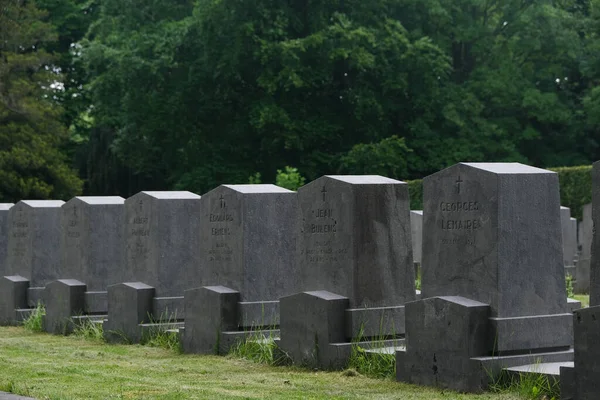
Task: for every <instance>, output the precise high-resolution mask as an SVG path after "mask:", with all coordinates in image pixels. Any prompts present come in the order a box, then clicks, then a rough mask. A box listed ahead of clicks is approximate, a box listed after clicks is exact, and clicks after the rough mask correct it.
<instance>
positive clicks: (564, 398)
mask: <svg viewBox="0 0 600 400" xmlns="http://www.w3.org/2000/svg"><path fill="white" fill-rule="evenodd" d="M576 379H577V378H576V376H575V368H574V367H560V398H561V400H577V397H576V395H577V385H576Z"/></svg>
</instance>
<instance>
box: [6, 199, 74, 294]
mask: <svg viewBox="0 0 600 400" xmlns="http://www.w3.org/2000/svg"><path fill="white" fill-rule="evenodd" d="M63 204H64V201H62V200H21V201H19V202H18V203H17V204H15V205H14V206H13V207H12V208H11V209H10V210H9V212H8V224H9V237H8V258H7V264H6V275H19V276H22V277H24V278H26V279H29V281H30V286H31V287H42V286H45V285H46V284H48V283H50V282H51V281H53V280H56V279H59V278H60V277H61V275H62V273H61V272H62V271H61V268H62V257H61V252H60V238H61V229H60V216H61V206H62V205H63Z"/></svg>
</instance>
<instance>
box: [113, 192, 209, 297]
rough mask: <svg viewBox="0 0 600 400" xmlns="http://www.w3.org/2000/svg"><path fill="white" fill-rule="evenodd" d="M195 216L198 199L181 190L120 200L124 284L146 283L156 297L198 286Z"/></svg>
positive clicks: (178, 294)
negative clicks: (123, 251) (123, 229)
mask: <svg viewBox="0 0 600 400" xmlns="http://www.w3.org/2000/svg"><path fill="white" fill-rule="evenodd" d="M199 213H200V196H198V195H197V194H194V193H191V192H186V191H173V192H140V193H137V194H136V195H134V196H132V197H130V198H128V199H127V200H125V243H126V247H125V268H124V281H127V282H143V283H144V284H146V285H150V286H152V287H154V288H155V289H156V294H155V295H156V296H157V297H170V296H182V295H183V292H184V290H186V289H190V288H193V287H197V286H200V285H201V282H200V278H199V276H200V272H199V264H200V252H199V236H198V223H199Z"/></svg>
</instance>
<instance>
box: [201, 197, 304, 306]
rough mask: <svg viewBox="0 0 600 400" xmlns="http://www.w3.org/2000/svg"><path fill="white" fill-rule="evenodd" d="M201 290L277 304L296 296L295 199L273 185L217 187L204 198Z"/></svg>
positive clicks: (296, 208)
mask: <svg viewBox="0 0 600 400" xmlns="http://www.w3.org/2000/svg"><path fill="white" fill-rule="evenodd" d="M200 202H201V204H202V207H201V212H200V224H199V232H200V253H201V254H202V264H201V265H202V267H201V272H202V279H201V280H202V285H203V286H224V287H227V288H229V289H234V290H237V291H239V292H240V296H241V300H242V301H248V302H252V301H265V300H278V299H279V297H281V296H283V295H286V294H290V293H293V292H294V291H296V290H298V275H297V269H296V263H295V260H294V252H295V245H296V218H297V210H298V207H297V201H296V193H295V192H292V191H290V190H287V189H284V188H281V187H279V186H275V185H221V186H219V187H217V188H216V189H213V190H211V191H210V192H208V193H206V194H205V195H203V196H202V200H201V201H200Z"/></svg>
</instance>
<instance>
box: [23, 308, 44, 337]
mask: <svg viewBox="0 0 600 400" xmlns="http://www.w3.org/2000/svg"><path fill="white" fill-rule="evenodd" d="M45 315H46V308H45V307H44V306H43V305H42V304H41V303H38V305H37V307H35V308H34V309H33V311H32V312H31V314H29V317H27V319H26V320H25V321H23V326H24V327H25V329H27V330H29V331H31V332H43V330H44V316H45Z"/></svg>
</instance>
